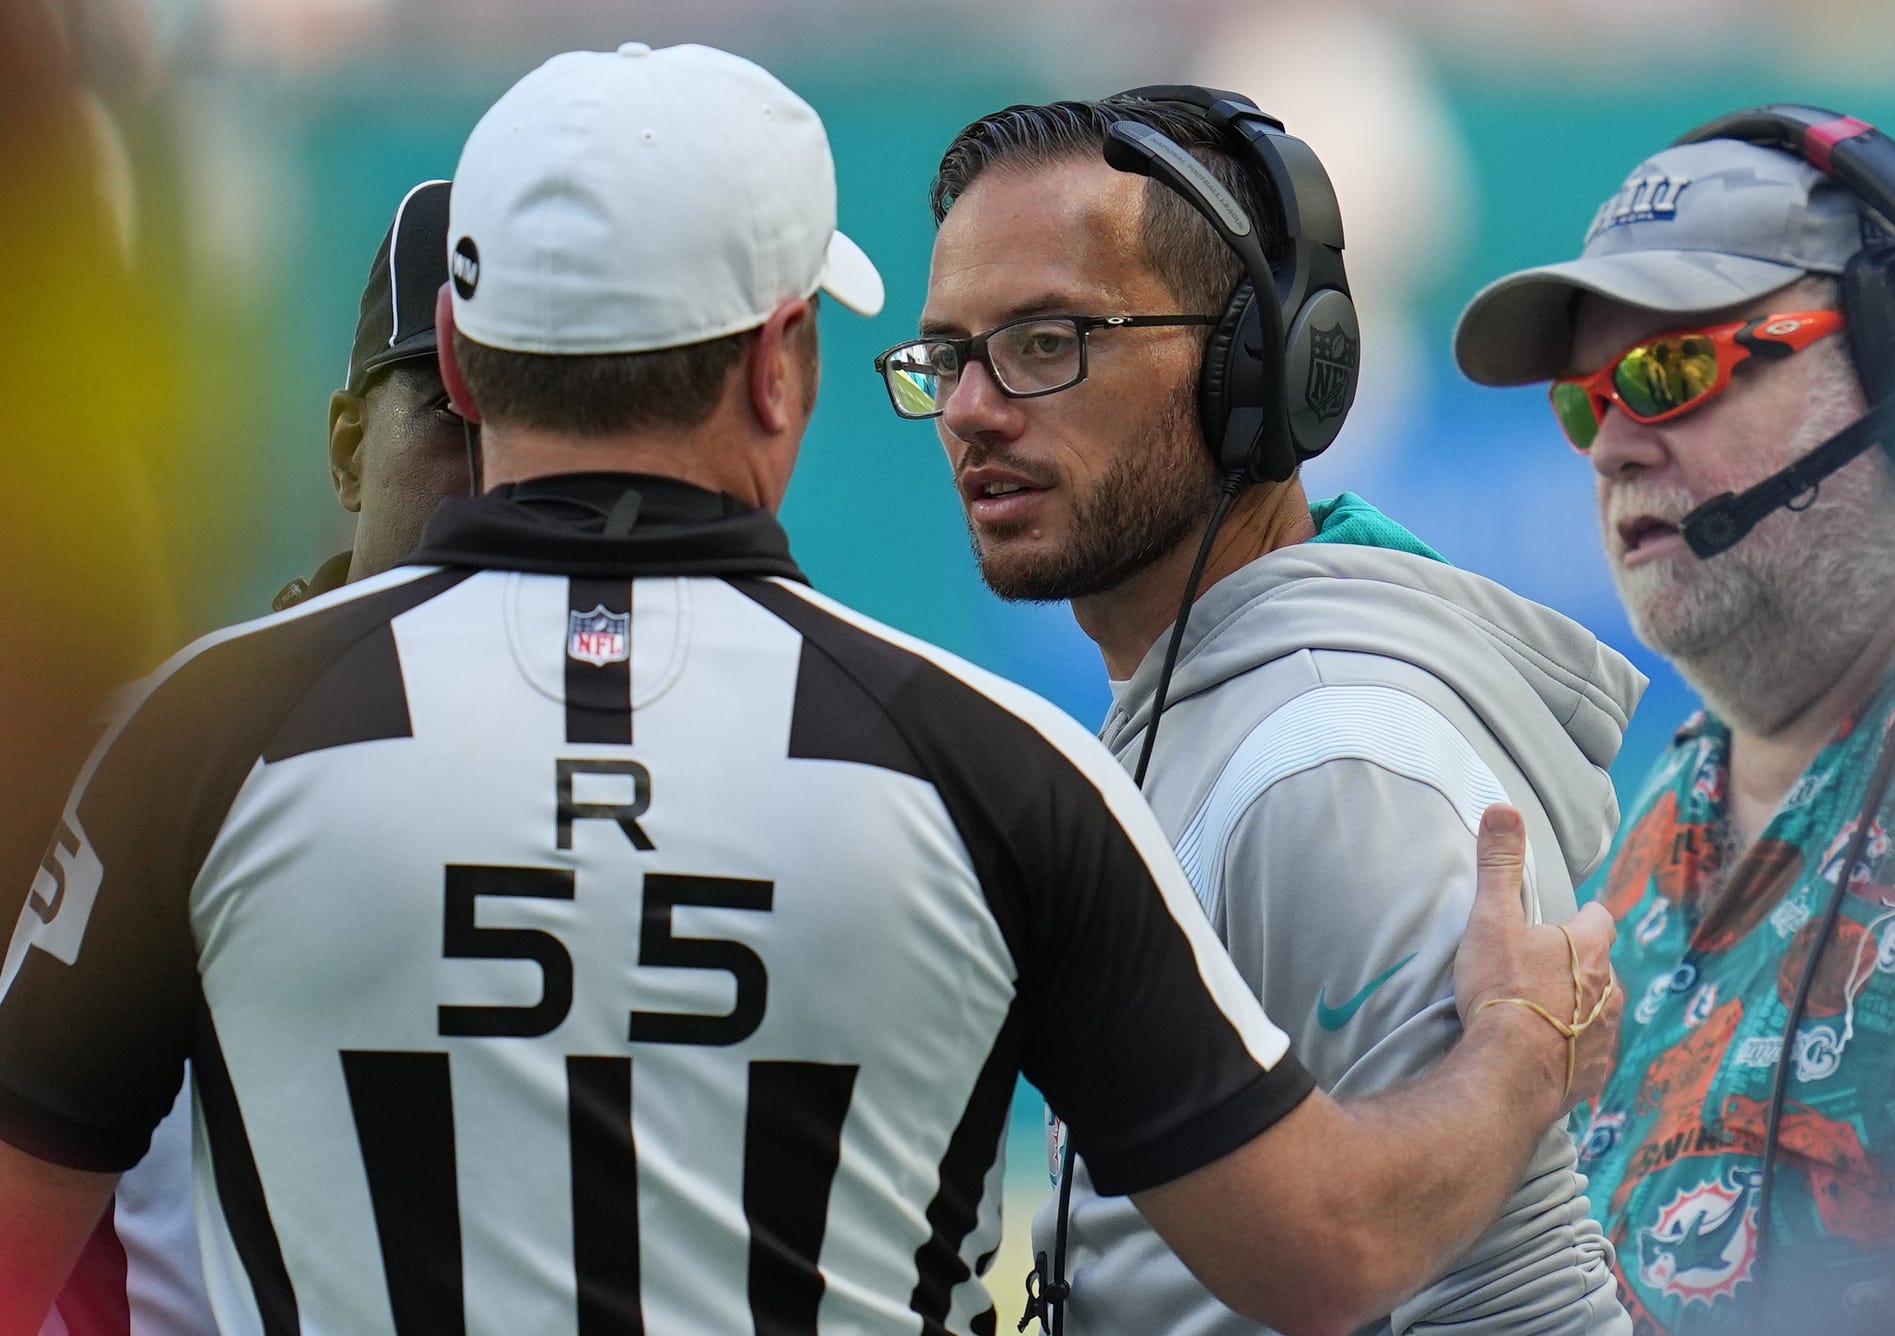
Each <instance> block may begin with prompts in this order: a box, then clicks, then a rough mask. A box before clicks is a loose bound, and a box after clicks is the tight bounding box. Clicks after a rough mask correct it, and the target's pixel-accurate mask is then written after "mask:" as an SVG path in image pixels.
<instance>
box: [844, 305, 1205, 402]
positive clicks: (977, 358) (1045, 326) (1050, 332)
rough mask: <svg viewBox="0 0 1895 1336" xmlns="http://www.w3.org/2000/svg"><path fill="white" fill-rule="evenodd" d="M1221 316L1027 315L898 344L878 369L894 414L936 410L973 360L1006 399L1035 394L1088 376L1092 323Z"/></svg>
mask: <svg viewBox="0 0 1895 1336" xmlns="http://www.w3.org/2000/svg"><path fill="white" fill-rule="evenodd" d="M1216 323H1217V321H1216V319H1215V318H1214V317H1212V316H1208V315H1030V316H1027V317H1025V318H1024V319H1020V320H1009V321H1008V322H1007V323H1006V324H1004V325H995V326H994V327H993V328H992V329H990V330H988V331H987V332H986V333H985V334H974V335H970V336H968V337H966V338H960V339H947V338H931V339H916V340H915V341H914V342H912V343H898V344H896V345H895V346H894V347H893V348H890V349H889V350H888V351H887V352H885V353H882V354H881V355H880V356H879V357H877V358H876V359H875V370H876V372H877V373H878V374H879V375H880V376H881V378H882V384H883V385H885V386H886V387H887V388H888V399H889V402H890V403H892V404H894V405H895V411H896V412H897V413H899V414H901V415H902V416H903V417H905V418H931V417H939V416H940V415H941V412H942V410H943V409H945V408H946V407H947V401H948V399H949V398H951V397H952V396H953V394H954V387H955V386H956V385H958V384H960V381H961V372H962V371H963V370H965V369H966V367H967V364H968V363H969V362H979V363H980V364H981V365H982V366H984V367H986V368H987V373H988V374H989V375H991V376H992V377H993V378H994V384H995V385H996V386H998V387H999V389H1000V392H1001V393H1002V394H1004V395H1006V396H1007V397H1008V398H1009V399H1033V398H1037V397H1038V396H1040V395H1042V394H1056V393H1058V392H1059V391H1060V390H1069V389H1071V388H1072V387H1073V386H1075V385H1077V384H1078V383H1079V382H1080V381H1082V380H1084V379H1085V378H1086V336H1087V335H1089V334H1091V333H1092V331H1093V330H1095V329H1146V328H1152V327H1157V326H1163V325H1214V324H1216Z"/></svg>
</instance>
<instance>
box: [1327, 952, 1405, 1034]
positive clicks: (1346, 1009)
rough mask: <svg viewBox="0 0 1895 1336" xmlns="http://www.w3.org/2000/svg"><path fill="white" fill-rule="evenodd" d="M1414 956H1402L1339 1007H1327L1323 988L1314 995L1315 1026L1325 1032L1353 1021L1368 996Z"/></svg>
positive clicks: (1338, 1028) (1337, 1028)
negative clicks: (1318, 1026) (1320, 1027)
mask: <svg viewBox="0 0 1895 1336" xmlns="http://www.w3.org/2000/svg"><path fill="white" fill-rule="evenodd" d="M1413 959H1414V956H1412V955H1407V956H1403V957H1402V958H1401V959H1400V960H1398V961H1396V962H1395V963H1394V964H1393V965H1390V966H1389V967H1388V968H1387V969H1385V970H1383V971H1382V972H1381V973H1380V974H1378V975H1376V976H1375V977H1374V978H1373V979H1370V980H1369V981H1368V982H1367V983H1365V984H1363V985H1362V991H1361V992H1359V993H1357V994H1356V995H1355V996H1354V997H1352V998H1350V999H1349V1000H1348V1001H1347V1002H1344V1003H1343V1004H1342V1005H1341V1006H1339V1007H1332V1006H1330V1005H1329V996H1328V994H1329V990H1328V988H1327V987H1324V988H1323V989H1322V990H1320V991H1319V992H1318V993H1317V994H1316V1024H1318V1025H1320V1026H1322V1027H1323V1029H1325V1030H1340V1029H1341V1028H1342V1027H1343V1026H1345V1025H1347V1024H1348V1023H1349V1022H1350V1021H1352V1020H1354V1019H1355V1014H1356V1012H1358V1011H1360V1010H1362V1004H1363V1003H1364V1002H1366V1001H1368V1000H1369V994H1371V993H1373V992H1374V991H1375V990H1376V989H1377V988H1380V987H1381V986H1382V985H1383V984H1385V983H1387V982H1388V981H1389V980H1390V979H1392V978H1394V977H1395V975H1396V973H1397V972H1398V971H1399V970H1400V969H1401V967H1402V966H1404V965H1406V964H1407V963H1408V962H1409V961H1411V960H1413Z"/></svg>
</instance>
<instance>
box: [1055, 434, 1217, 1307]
mask: <svg viewBox="0 0 1895 1336" xmlns="http://www.w3.org/2000/svg"><path fill="white" fill-rule="evenodd" d="M1244 481H1245V478H1244V474H1243V472H1242V471H1241V470H1233V471H1232V472H1231V473H1230V474H1228V475H1227V476H1226V477H1225V478H1224V485H1223V488H1222V489H1221V495H1220V496H1219V497H1218V501H1217V509H1216V510H1215V511H1214V512H1212V514H1211V522H1210V524H1209V526H1207V527H1206V528H1205V530H1204V541H1203V542H1201V543H1199V544H1198V555H1197V560H1196V561H1194V562H1193V563H1192V564H1191V574H1190V576H1189V578H1187V579H1186V580H1185V582H1184V597H1183V599H1181V600H1180V601H1179V604H1178V616H1177V618H1176V619H1175V620H1174V621H1173V622H1172V624H1171V640H1170V642H1169V643H1168V644H1167V645H1166V646H1165V661H1164V666H1163V667H1162V668H1160V669H1159V672H1158V689H1157V690H1156V691H1155V692H1153V693H1152V706H1151V722H1150V723H1148V724H1147V725H1146V726H1145V745H1144V747H1143V748H1142V749H1141V750H1140V751H1139V754H1138V767H1137V769H1135V770H1133V771H1132V783H1133V784H1135V785H1137V786H1138V787H1139V788H1141V789H1142V788H1144V787H1145V770H1146V767H1148V766H1149V765H1150V764H1151V747H1152V743H1153V742H1154V741H1155V740H1156V739H1157V737H1158V722H1159V719H1160V718H1161V717H1162V716H1163V715H1164V712H1165V699H1166V697H1167V696H1169V695H1170V694H1171V672H1172V670H1173V669H1174V668H1176V667H1177V666H1178V649H1179V647H1180V646H1181V645H1183V643H1184V624H1185V621H1186V619H1187V618H1189V616H1190V614H1191V605H1192V604H1193V603H1196V602H1197V596H1198V585H1199V583H1200V582H1201V581H1202V580H1203V579H1204V568H1205V566H1206V565H1208V564H1209V563H1210V559H1211V544H1212V543H1214V542H1215V541H1216V540H1217V531H1218V530H1219V529H1221V528H1222V527H1223V525H1224V520H1225V517H1226V516H1228V515H1229V514H1230V508H1231V503H1232V502H1234V501H1236V499H1237V493H1238V492H1240V491H1242V490H1243V486H1244ZM1072 1200H1073V1146H1072V1142H1071V1141H1070V1140H1068V1141H1067V1143H1066V1145H1065V1147H1064V1148H1063V1149H1062V1150H1061V1152H1060V1157H1059V1215H1058V1217H1057V1222H1056V1223H1055V1225H1054V1227H1053V1257H1052V1267H1051V1268H1050V1270H1049V1268H1048V1267H1047V1257H1046V1254H1045V1253H1044V1252H1041V1253H1036V1254H1034V1257H1033V1269H1032V1270H1031V1271H1029V1272H1028V1273H1027V1277H1026V1311H1025V1312H1024V1313H1022V1314H1021V1315H1020V1325H1019V1328H1018V1330H1020V1331H1025V1330H1026V1327H1027V1323H1029V1322H1031V1321H1032V1320H1033V1319H1034V1318H1038V1319H1039V1320H1040V1330H1041V1331H1042V1332H1048V1333H1050V1336H1065V1331H1066V1300H1067V1299H1068V1298H1069V1297H1071V1295H1072V1284H1071V1282H1069V1281H1068V1280H1067V1279H1066V1234H1067V1226H1068V1223H1069V1221H1070V1220H1071V1218H1072Z"/></svg>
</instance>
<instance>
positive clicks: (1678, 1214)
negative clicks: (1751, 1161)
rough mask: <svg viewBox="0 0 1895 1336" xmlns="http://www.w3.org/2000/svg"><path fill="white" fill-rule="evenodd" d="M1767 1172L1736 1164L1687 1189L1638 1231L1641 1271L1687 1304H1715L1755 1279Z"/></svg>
mask: <svg viewBox="0 0 1895 1336" xmlns="http://www.w3.org/2000/svg"><path fill="white" fill-rule="evenodd" d="M1762 1179H1763V1176H1762V1175H1761V1174H1759V1173H1758V1172H1757V1171H1756V1170H1754V1169H1745V1168H1734V1169H1730V1170H1727V1171H1726V1172H1725V1173H1724V1175H1723V1177H1722V1178H1717V1179H1711V1180H1709V1181H1708V1182H1703V1183H1699V1184H1698V1185H1697V1186H1696V1187H1689V1188H1685V1189H1683V1190H1681V1191H1680V1192H1679V1193H1678V1194H1677V1195H1676V1196H1674V1197H1673V1198H1672V1199H1671V1200H1670V1202H1668V1203H1667V1204H1666V1205H1665V1206H1664V1207H1663V1208H1662V1209H1660V1211H1659V1212H1658V1218H1657V1220H1656V1222H1655V1223H1654V1224H1653V1225H1652V1227H1651V1228H1650V1229H1641V1230H1639V1231H1638V1275H1639V1279H1640V1280H1642V1281H1644V1282H1645V1284H1647V1285H1649V1286H1651V1287H1652V1288H1653V1289H1655V1290H1657V1291H1658V1292H1659V1293H1660V1294H1663V1295H1666V1296H1668V1297H1670V1298H1673V1299H1682V1300H1683V1301H1684V1305H1685V1307H1686V1308H1689V1307H1690V1306H1691V1305H1692V1304H1694V1303H1695V1304H1703V1305H1704V1306H1705V1307H1706V1308H1709V1307H1710V1306H1711V1305H1712V1304H1713V1303H1715V1302H1716V1301H1717V1300H1719V1299H1728V1298H1730V1297H1731V1296H1732V1295H1734V1294H1735V1293H1736V1292H1737V1287H1738V1286H1739V1285H1741V1284H1743V1283H1744V1282H1745V1281H1747V1280H1749V1279H1750V1276H1751V1271H1752V1269H1753V1268H1754V1267H1755V1265H1756V1260H1757V1200H1756V1198H1757V1186H1758V1184H1759V1183H1760V1182H1762Z"/></svg>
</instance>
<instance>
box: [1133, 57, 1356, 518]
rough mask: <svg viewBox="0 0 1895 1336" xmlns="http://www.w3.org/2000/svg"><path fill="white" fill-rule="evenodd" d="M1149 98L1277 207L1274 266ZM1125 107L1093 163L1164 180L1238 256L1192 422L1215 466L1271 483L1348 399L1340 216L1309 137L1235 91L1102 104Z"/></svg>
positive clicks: (1181, 88) (1335, 419)
mask: <svg viewBox="0 0 1895 1336" xmlns="http://www.w3.org/2000/svg"><path fill="white" fill-rule="evenodd" d="M1140 102H1153V103H1159V104H1162V105H1164V106H1166V107H1168V108H1170V109H1172V110H1175V111H1183V112H1185V113H1187V114H1189V115H1192V116H1195V117H1197V118H1199V119H1201V120H1203V121H1204V122H1205V123H1207V124H1208V125H1210V126H1212V127H1213V128H1214V129H1215V130H1216V131H1217V135H1218V139H1219V141H1220V143H1221V145H1222V146H1223V147H1224V148H1225V149H1226V150H1227V151H1228V152H1229V154H1230V155H1231V156H1232V157H1233V158H1234V159H1235V160H1236V161H1237V162H1238V163H1240V164H1242V165H1243V166H1244V168H1245V169H1246V170H1247V171H1249V172H1250V173H1252V175H1253V176H1254V177H1255V179H1256V180H1257V182H1258V184H1259V185H1260V186H1261V187H1262V191H1261V193H1262V195H1263V196H1264V197H1265V198H1266V199H1268V200H1269V201H1271V203H1272V204H1273V205H1274V206H1275V210H1276V214H1277V217H1276V219H1275V221H1276V222H1277V223H1278V224H1279V225H1280V226H1279V234H1280V235H1281V236H1282V238H1283V248H1282V249H1283V254H1282V256H1281V258H1280V259H1279V260H1278V261H1277V263H1276V264H1275V265H1274V266H1273V265H1272V264H1271V263H1270V261H1269V259H1268V257H1266V256H1265V255H1264V252H1263V247H1262V245H1261V244H1260V242H1259V241H1258V228H1257V225H1256V222H1255V220H1253V219H1252V218H1251V217H1250V215H1249V213H1248V212H1246V210H1245V209H1244V206H1243V205H1242V204H1241V203H1240V202H1239V201H1238V199H1237V198H1236V196H1235V195H1233V194H1232V193H1231V192H1230V191H1229V190H1227V189H1226V188H1225V187H1224V184H1223V183H1222V182H1221V181H1219V180H1218V179H1217V178H1216V177H1215V176H1214V175H1212V174H1211V172H1210V170H1209V169H1208V168H1206V167H1205V166H1204V164H1203V163H1201V162H1199V161H1198V160H1197V159H1196V158H1195V157H1193V156H1192V155H1191V153H1190V151H1189V150H1188V149H1186V148H1184V147H1183V146H1182V145H1180V144H1178V143H1177V142H1176V141H1175V140H1173V139H1171V138H1170V137H1169V136H1167V135H1165V134H1164V133H1163V132H1162V131H1159V130H1157V129H1154V128H1153V127H1151V126H1150V125H1147V124H1144V123H1143V122H1141V121H1140V120H1138V119H1137V104H1138V103H1140ZM1119 104H1123V110H1124V111H1125V112H1126V113H1127V115H1126V116H1125V117H1124V118H1123V119H1121V120H1118V121H1117V122H1115V123H1114V124H1113V125H1112V126H1111V127H1110V129H1109V130H1108V132H1107V135H1106V142H1105V160H1106V162H1108V163H1109V164H1111V165H1112V166H1113V167H1116V168H1117V169H1118V170H1120V171H1122V172H1135V173H1137V174H1138V175H1140V176H1148V177H1151V178H1152V179H1153V180H1155V181H1158V182H1160V183H1161V184H1163V185H1165V186H1167V187H1169V188H1170V189H1172V190H1173V191H1176V192H1177V194H1178V195H1179V196H1180V197H1181V198H1182V199H1183V200H1184V201H1185V202H1186V203H1188V204H1189V205H1190V206H1191V207H1192V208H1193V209H1195V210H1197V212H1198V213H1200V214H1202V215H1203V216H1204V219H1205V221H1206V222H1208V223H1209V224H1210V225H1211V227H1212V228H1213V229H1214V230H1215V231H1216V232H1217V235H1218V236H1220V237H1222V238H1223V240H1224V243H1225V244H1226V245H1228V246H1229V247H1230V248H1231V250H1232V251H1234V252H1236V254H1237V257H1238V259H1240V260H1241V261H1242V262H1243V266H1244V276H1243V278H1242V279H1241V280H1240V281H1239V282H1238V284H1237V286H1236V288H1235V289H1234V290H1233V291H1232V293H1231V295H1230V299H1229V301H1228V302H1227V303H1226V304H1225V307H1224V312H1223V315H1222V317H1221V318H1220V319H1219V321H1218V323H1217V326H1216V328H1215V329H1214V330H1213V331H1212V333H1211V337H1210V340H1209V342H1208V343H1207V344H1206V345H1205V351H1204V367H1203V371H1202V372H1201V374H1200V375H1199V378H1198V417H1199V421H1200V422H1201V423H1202V425H1203V428H1204V440H1205V444H1206V445H1208V446H1209V447H1210V451H1211V455H1212V458H1214V459H1215V460H1216V461H1217V465H1218V470H1219V472H1220V473H1222V474H1224V475H1226V476H1229V475H1230V474H1232V473H1236V472H1241V473H1242V474H1243V475H1244V481H1245V482H1282V481H1284V480H1285V479H1287V478H1288V477H1289V476H1290V475H1291V474H1292V473H1294V472H1295V471H1296V467H1297V466H1298V465H1299V464H1301V463H1302V462H1303V461H1304V460H1306V459H1310V458H1313V457H1314V456H1316V455H1319V454H1321V453H1322V452H1323V451H1324V450H1326V449H1327V448H1328V447H1329V444H1330V442H1332V441H1334V440H1335V439H1336V433H1337V432H1338V431H1340V430H1341V429H1342V422H1343V418H1344V417H1345V416H1347V414H1348V412H1349V406H1350V404H1352V403H1354V402H1355V390H1356V381H1357V378H1358V375H1359V373H1360V367H1359V365H1358V363H1359V358H1360V351H1361V341H1362V333H1361V328H1360V326H1359V325H1358V323H1357V321H1356V314H1355V303H1354V302H1353V301H1352V300H1351V299H1350V297H1349V279H1348V276H1347V275H1346V274H1345V273H1344V271H1343V267H1342V213H1341V211H1340V210H1339V209H1338V208H1337V207H1336V195H1335V191H1334V190H1333V189H1332V188H1331V187H1330V184H1329V174H1328V173H1327V172H1325V171H1324V170H1323V165H1322V163H1321V162H1319V161H1318V160H1317V158H1316V155H1315V153H1313V152H1312V151H1311V150H1310V148H1309V145H1307V144H1305V143H1304V142H1303V141H1302V140H1300V139H1297V138H1295V137H1293V136H1291V135H1288V134H1285V133H1284V130H1283V122H1281V121H1279V120H1277V119H1276V118H1275V117H1273V116H1268V115H1265V114H1264V113H1263V112H1262V111H1259V110H1258V109H1257V105H1256V104H1255V103H1254V102H1252V101H1251V100H1250V99H1249V98H1247V97H1244V96H1243V95H1242V94H1241V93H1229V92H1225V91H1223V90H1221V89H1216V88H1200V87H1198V86H1197V85H1195V84H1150V85H1147V86H1145V87H1142V88H1130V89H1127V90H1126V91H1125V92H1123V93H1115V94H1113V95H1112V96H1111V97H1109V98H1106V99H1105V102H1104V105H1105V107H1106V108H1108V109H1116V107H1117V106H1118V105H1119Z"/></svg>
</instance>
